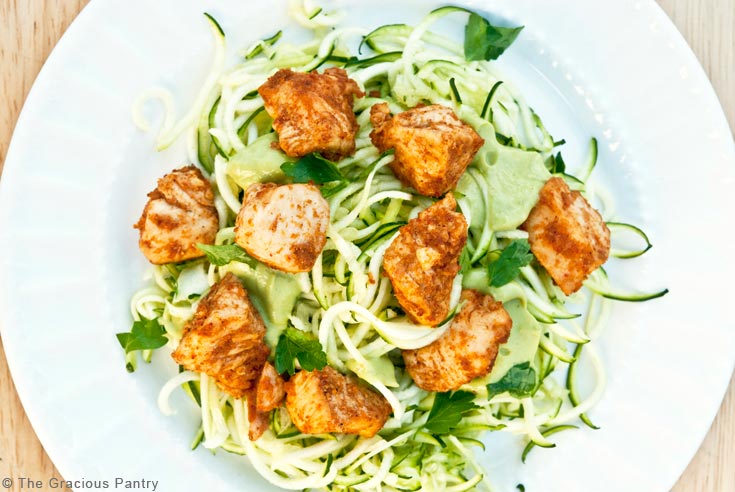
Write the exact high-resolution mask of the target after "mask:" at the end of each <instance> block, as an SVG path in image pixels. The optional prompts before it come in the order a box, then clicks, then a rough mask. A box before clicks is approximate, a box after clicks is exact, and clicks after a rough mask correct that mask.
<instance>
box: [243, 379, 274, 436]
mask: <svg viewBox="0 0 735 492" xmlns="http://www.w3.org/2000/svg"><path fill="white" fill-rule="evenodd" d="M246 398H247V405H248V439H250V440H251V441H257V440H258V439H260V436H262V435H263V434H264V433H265V431H267V430H268V426H269V425H270V417H269V415H268V412H260V411H258V408H257V405H256V402H255V400H256V397H255V391H254V390H250V391H248V393H247V396H246Z"/></svg>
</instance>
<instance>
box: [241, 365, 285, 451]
mask: <svg viewBox="0 0 735 492" xmlns="http://www.w3.org/2000/svg"><path fill="white" fill-rule="evenodd" d="M284 384H285V383H284V382H283V379H282V378H281V376H280V375H279V374H278V373H277V372H276V368H275V367H273V366H272V365H271V364H270V363H269V362H266V363H265V365H264V366H263V371H262V372H261V373H260V378H259V379H258V385H257V387H256V389H255V390H252V389H251V390H250V391H248V394H247V402H248V422H249V423H250V428H249V429H248V438H249V439H250V440H251V441H257V440H258V439H260V436H262V435H263V433H264V432H265V431H266V430H268V425H269V423H270V419H269V418H268V414H269V412H270V411H271V410H273V409H275V408H278V407H279V406H281V403H282V402H283V399H284V398H285V397H286V390H285V388H284Z"/></svg>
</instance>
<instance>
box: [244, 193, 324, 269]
mask: <svg viewBox="0 0 735 492" xmlns="http://www.w3.org/2000/svg"><path fill="white" fill-rule="evenodd" d="M328 226H329V204H328V203H327V201H326V200H325V199H324V197H323V196H322V194H321V193H320V192H319V189H318V188H317V187H316V186H314V185H312V184H291V185H282V186H278V185H276V184H273V183H265V184H260V183H258V184H254V185H251V186H250V187H249V188H248V189H247V191H246V192H245V196H244V197H243V201H242V208H241V209H240V213H238V214H237V219H236V221H235V242H236V243H237V244H239V245H240V246H241V247H242V248H243V249H245V251H247V252H248V254H250V256H252V257H254V258H257V259H258V260H260V261H262V262H263V263H265V264H266V265H268V266H269V267H271V268H275V269H277V270H282V271H284V272H291V273H295V272H308V271H309V270H311V268H312V267H313V266H314V262H315V261H316V259H317V257H318V256H319V253H321V251H322V248H324V245H325V244H326V242H327V227H328Z"/></svg>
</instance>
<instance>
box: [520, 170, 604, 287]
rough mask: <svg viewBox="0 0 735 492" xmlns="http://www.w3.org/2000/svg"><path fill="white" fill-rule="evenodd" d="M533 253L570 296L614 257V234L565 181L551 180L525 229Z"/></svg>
mask: <svg viewBox="0 0 735 492" xmlns="http://www.w3.org/2000/svg"><path fill="white" fill-rule="evenodd" d="M521 228H522V229H524V230H526V231H528V242H529V243H530V244H531V251H532V252H533V254H534V256H536V258H537V259H538V261H539V263H541V265H543V267H544V268H546V271H548V272H549V275H551V278H553V279H554V282H555V283H556V285H558V286H559V287H560V288H561V290H562V291H563V292H564V293H565V294H567V295H569V294H572V293H573V292H576V291H578V290H579V289H580V288H581V287H582V282H584V280H585V279H586V278H587V276H589V274H590V273H592V272H594V271H595V270H596V269H597V268H598V267H599V266H600V265H602V264H603V263H605V262H606V261H607V257H608V255H609V254H610V230H609V229H608V228H607V225H606V224H605V221H604V220H602V216H600V213H599V212H598V211H597V210H595V209H594V208H592V206H591V205H590V204H589V203H588V202H587V200H585V198H584V197H583V196H582V194H581V193H579V192H578V191H571V190H570V189H569V186H567V184H566V183H565V182H564V180H563V179H561V178H551V179H550V180H549V181H547V182H546V184H545V185H544V187H543V188H541V191H540V192H539V201H538V203H537V204H536V206H535V207H534V208H533V209H532V210H531V213H530V214H529V216H528V219H526V222H525V223H524V224H523V225H522V226H521Z"/></svg>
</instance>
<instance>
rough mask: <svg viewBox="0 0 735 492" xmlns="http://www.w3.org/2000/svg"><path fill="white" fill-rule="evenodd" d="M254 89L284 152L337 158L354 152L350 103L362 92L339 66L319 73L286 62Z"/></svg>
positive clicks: (353, 115)
mask: <svg viewBox="0 0 735 492" xmlns="http://www.w3.org/2000/svg"><path fill="white" fill-rule="evenodd" d="M258 92H259V93H260V95H261V96H262V97H263V102H264V104H265V109H266V111H268V114H269V115H271V117H272V118H273V128H274V129H275V130H276V132H277V133H278V143H279V145H280V146H281V149H282V150H283V151H284V152H285V153H286V154H288V155H290V156H294V157H299V156H303V155H306V154H309V153H311V152H319V153H321V154H322V155H323V156H325V157H326V158H328V159H332V160H338V159H340V158H342V157H344V156H347V155H351V154H352V153H353V152H355V134H356V133H357V130H358V124H357V120H356V119H355V113H354V112H353V111H352V104H353V101H354V97H355V96H357V97H362V95H363V93H362V91H361V90H360V87H359V86H358V85H357V83H356V82H355V81H354V80H352V79H350V78H349V77H347V72H345V71H344V70H343V69H341V68H328V69H326V70H325V71H324V73H322V74H319V73H316V72H310V73H303V72H294V71H292V70H290V69H288V68H285V69H282V70H279V71H278V72H276V74H275V75H273V76H272V77H271V78H269V79H268V81H267V82H266V83H265V84H263V85H262V86H260V88H259V89H258Z"/></svg>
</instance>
